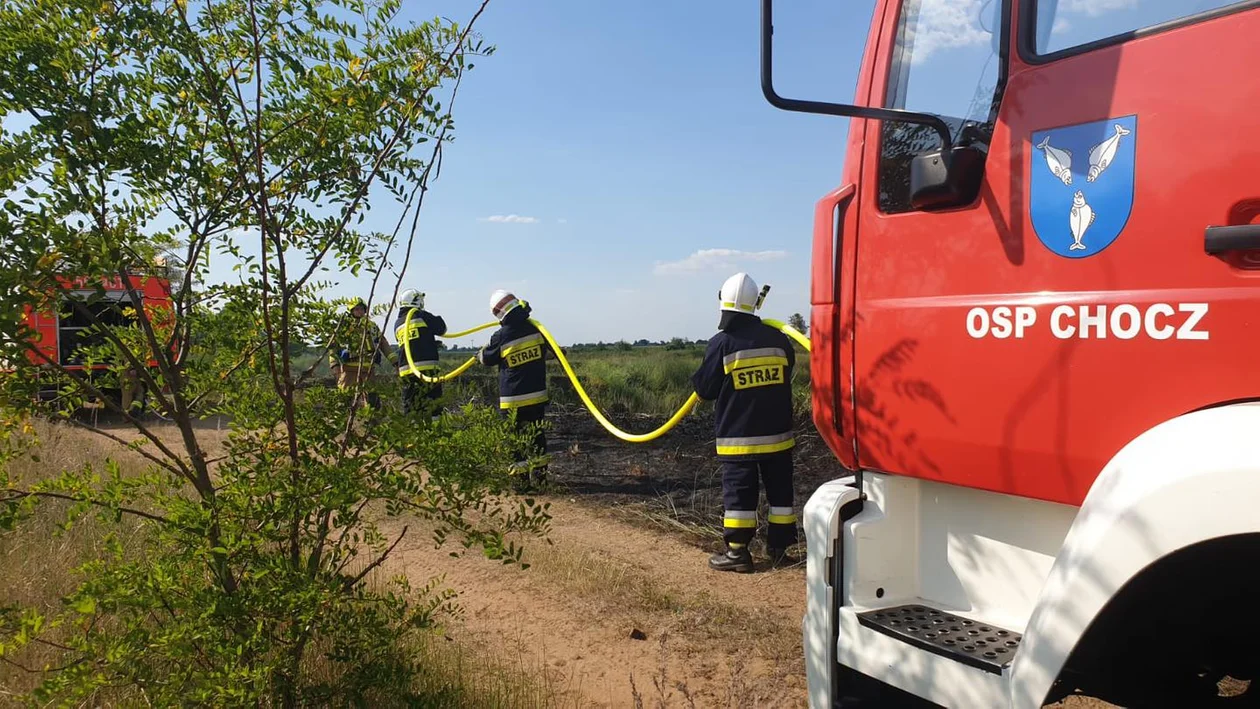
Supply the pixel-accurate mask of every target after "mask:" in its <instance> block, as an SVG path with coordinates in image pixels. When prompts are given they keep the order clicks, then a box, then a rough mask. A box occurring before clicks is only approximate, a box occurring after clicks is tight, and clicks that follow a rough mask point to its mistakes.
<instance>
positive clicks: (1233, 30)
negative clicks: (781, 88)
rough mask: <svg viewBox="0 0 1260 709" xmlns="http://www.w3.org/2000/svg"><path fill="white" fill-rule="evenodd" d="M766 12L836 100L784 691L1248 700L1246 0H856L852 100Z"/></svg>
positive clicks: (816, 248)
mask: <svg viewBox="0 0 1260 709" xmlns="http://www.w3.org/2000/svg"><path fill="white" fill-rule="evenodd" d="M771 12H772V0H762V88H763V92H764V94H765V96H766V98H767V99H768V100H769V101H770V102H771V103H772V104H773V105H775V106H777V107H779V108H783V109H786V110H790V111H803V112H812V113H824V114H831V115H836V116H843V117H847V118H849V119H850V130H849V137H848V144H847V153H846V157H845V162H844V166H843V171H842V177H841V186H840V187H839V188H838V189H836V190H835V191H833V192H831V193H830V194H828V195H827V196H825V197H824V198H823V199H822V200H821V201H819V202H818V204H817V207H816V210H815V227H814V234H813V256H812V284H811V306H812V310H811V333H812V340H813V353H812V356H811V357H812V358H811V371H812V379H813V386H814V390H813V410H814V419H815V423H816V425H817V428H818V431H819V432H820V434H821V435H822V436H823V437H824V439H825V440H826V441H827V443H828V445H829V446H830V448H831V450H832V451H833V452H834V454H835V456H836V458H837V459H838V461H839V462H840V463H841V464H842V465H843V467H844V468H845V469H847V470H848V471H849V475H848V476H847V477H844V478H841V479H838V480H835V481H832V482H830V483H827V484H825V485H823V486H822V487H821V488H820V489H819V490H817V492H816V493H814V494H813V496H812V497H811V498H810V500H809V501H808V502H807V504H806V506H805V514H804V517H803V525H804V527H805V533H806V539H807V545H808V563H807V585H808V588H807V613H806V616H805V619H804V625H803V631H804V643H805V651H806V652H805V655H806V664H807V673H808V683H809V693H810V702H811V705H812V706H815V707H830V706H847V705H849V704H850V703H852V702H854V701H856V700H858V699H862V698H866V699H869V698H871V697H879V698H881V701H884V702H891V701H892V700H893V699H902V700H907V701H911V700H913V701H915V702H930V703H932V704H936V705H941V706H948V707H965V708H976V707H981V708H983V707H1038V706H1042V705H1044V704H1047V703H1052V702H1055V701H1057V700H1059V699H1062V698H1064V697H1066V696H1067V695H1069V694H1072V693H1074V692H1081V693H1084V694H1087V695H1089V696H1093V697H1098V698H1102V699H1104V700H1107V701H1110V702H1114V703H1118V704H1122V705H1125V706H1185V707H1191V706H1193V707H1202V706H1216V705H1217V704H1218V703H1219V704H1221V705H1223V706H1232V705H1235V704H1237V703H1242V704H1245V705H1252V704H1255V703H1260V699H1258V698H1257V697H1258V696H1260V687H1254V688H1252V687H1251V685H1250V684H1249V683H1250V682H1251V680H1253V679H1254V678H1256V677H1257V670H1258V669H1260V614H1257V613H1255V612H1254V608H1255V607H1256V606H1255V604H1256V599H1258V598H1260V512H1258V511H1257V508H1258V507H1260V447H1257V445H1256V439H1257V437H1258V436H1260V403H1258V402H1260V366H1258V365H1257V364H1256V357H1257V353H1258V352H1260V177H1257V171H1256V166H1257V165H1260V140H1257V138H1256V137H1255V135H1254V132H1255V130H1254V129H1255V127H1256V125H1257V118H1256V116H1257V114H1258V113H1260V72H1257V71H1256V67H1260V39H1258V38H1260V3H1257V2H1254V1H1251V2H1228V0H1151V1H1146V0H1143V1H1142V2H1139V1H1138V0H1057V1H1056V0H949V1H948V2H947V1H946V0H876V1H875V2H874V10H873V15H872V16H871V18H870V32H869V35H868V39H867V43H866V46H865V50H864V53H863V58H862V63H861V71H860V74H859V76H858V81H857V88H856V95H855V99H854V102H853V104H834V103H823V102H818V101H808V100H800V99H794V98H785V97H783V96H780V95H779V94H778V93H777V92H776V91H775V89H774V84H773V76H772V74H773V72H772V61H771V57H772V46H771V45H772V28H773V24H772V15H771ZM855 15H856V13H855ZM853 19H854V21H855V22H863V23H864V22H866V18H865V17H857V16H855V17H854V18H853ZM1246 690H1249V691H1246ZM877 705H882V704H877ZM863 706H866V705H865V704H863Z"/></svg>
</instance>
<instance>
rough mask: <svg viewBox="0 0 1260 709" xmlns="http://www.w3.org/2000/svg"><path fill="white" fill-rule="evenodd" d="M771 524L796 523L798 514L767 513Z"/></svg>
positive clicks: (767, 519) (767, 518)
mask: <svg viewBox="0 0 1260 709" xmlns="http://www.w3.org/2000/svg"><path fill="white" fill-rule="evenodd" d="M766 521H768V522H769V523H770V524H796V515H766Z"/></svg>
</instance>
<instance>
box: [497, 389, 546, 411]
mask: <svg viewBox="0 0 1260 709" xmlns="http://www.w3.org/2000/svg"><path fill="white" fill-rule="evenodd" d="M544 401H547V392H545V391H543V392H535V393H533V394H520V395H517V396H500V397H499V408H500V409H519V408H520V407H522V406H529V405H531V404H541V403H542V402H544Z"/></svg>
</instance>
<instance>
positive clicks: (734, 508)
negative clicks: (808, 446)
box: [722, 451, 796, 549]
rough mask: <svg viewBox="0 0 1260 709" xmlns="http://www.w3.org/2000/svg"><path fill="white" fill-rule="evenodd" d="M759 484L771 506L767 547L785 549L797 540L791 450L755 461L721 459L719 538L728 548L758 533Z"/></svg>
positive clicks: (738, 546) (745, 543)
mask: <svg viewBox="0 0 1260 709" xmlns="http://www.w3.org/2000/svg"><path fill="white" fill-rule="evenodd" d="M758 483H761V484H762V485H764V486H765V488H766V502H767V503H768V504H769V506H770V512H769V514H768V515H767V519H766V521H767V522H768V523H769V524H768V529H767V533H766V546H767V547H769V548H771V549H786V548H787V547H789V546H791V545H792V544H794V543H795V542H796V513H795V512H794V511H793V508H792V452H791V451H784V452H782V453H776V454H774V455H771V456H766V457H765V458H759V459H755V460H724V461H722V506H723V508H725V514H724V515H723V518H722V538H723V539H724V540H725V541H726V544H727V545H728V546H730V547H731V548H733V549H740V548H743V547H746V546H748V543H749V542H751V541H752V540H753V537H755V536H756V535H757V503H758V498H759V497H760V490H759V489H758Z"/></svg>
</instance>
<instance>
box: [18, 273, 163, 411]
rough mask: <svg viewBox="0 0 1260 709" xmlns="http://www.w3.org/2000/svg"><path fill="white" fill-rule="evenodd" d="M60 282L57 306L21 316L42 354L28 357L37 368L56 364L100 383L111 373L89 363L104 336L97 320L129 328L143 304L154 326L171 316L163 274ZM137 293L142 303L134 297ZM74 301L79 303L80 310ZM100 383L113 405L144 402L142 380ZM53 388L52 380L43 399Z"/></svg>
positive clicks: (102, 365)
mask: <svg viewBox="0 0 1260 709" xmlns="http://www.w3.org/2000/svg"><path fill="white" fill-rule="evenodd" d="M128 281H129V282H128ZM58 282H59V287H60V293H59V297H58V298H57V299H56V301H57V306H58V307H56V308H55V309H49V310H46V311H37V310H34V309H31V308H27V309H26V311H25V313H24V314H23V316H24V320H25V321H26V323H27V324H28V325H29V326H30V328H31V330H32V331H33V332H34V336H35V345H36V347H38V349H39V352H40V354H36V353H33V352H31V353H28V354H27V359H28V360H29V361H30V363H31V364H33V365H35V366H37V367H40V366H48V365H49V363H50V362H55V363H56V364H58V365H60V366H61V367H62V368H64V369H66V370H68V371H70V372H84V371H87V372H88V373H89V376H90V377H92V378H93V379H98V378H99V375H100V374H102V373H104V372H106V371H108V370H109V369H110V364H109V363H106V362H95V361H93V362H87V361H85V359H87V357H86V355H87V353H88V352H89V350H90V348H91V347H93V346H96V345H100V344H101V343H102V342H103V341H104V335H103V334H102V333H101V332H100V328H99V327H98V326H96V325H95V324H94V319H95V321H97V322H99V323H100V324H101V325H104V326H108V327H117V326H122V325H129V324H132V323H134V321H135V319H136V316H135V308H136V307H137V306H143V307H144V309H145V312H146V313H147V314H148V315H149V317H150V319H151V320H152V321H153V322H155V323H161V322H164V321H166V320H168V319H169V318H170V317H171V313H172V305H171V284H170V280H169V279H168V277H167V275H166V274H165V272H164V271H158V272H149V273H140V272H134V273H131V274H128V276H127V280H124V279H123V278H122V277H121V276H115V277H107V278H103V279H101V278H87V277H64V278H60V279H58ZM133 291H134V293H135V296H137V297H138V299H139V301H140V302H139V303H137V302H136V300H135V299H134V298H133V295H132V292H133ZM73 301H77V302H78V306H77V307H76V305H75V304H74V302H73ZM84 311H86V312H84ZM148 366H149V367H156V366H157V362H156V361H153V360H150V361H149V362H148ZM115 379H116V378H115ZM99 382H100V383H99V384H98V386H100V387H101V389H102V393H103V394H105V395H106V396H109V397H111V398H113V399H114V401H115V402H118V403H122V402H125V401H128V400H131V399H133V398H134V400H135V401H138V402H141V403H142V402H143V400H144V396H145V391H144V387H143V382H142V380H140V379H139V378H136V379H135V380H133V381H130V382H128V381H126V380H123V381H114V380H113V379H109V378H100V379H99ZM128 385H130V386H132V387H133V388H132V391H130V392H124V388H126V387H127V386H128ZM54 387H55V385H54V384H52V380H51V379H50V380H49V385H48V386H47V387H44V388H42V389H41V396H42V397H44V398H50V397H53V396H55V395H56V391H55V388H54Z"/></svg>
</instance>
